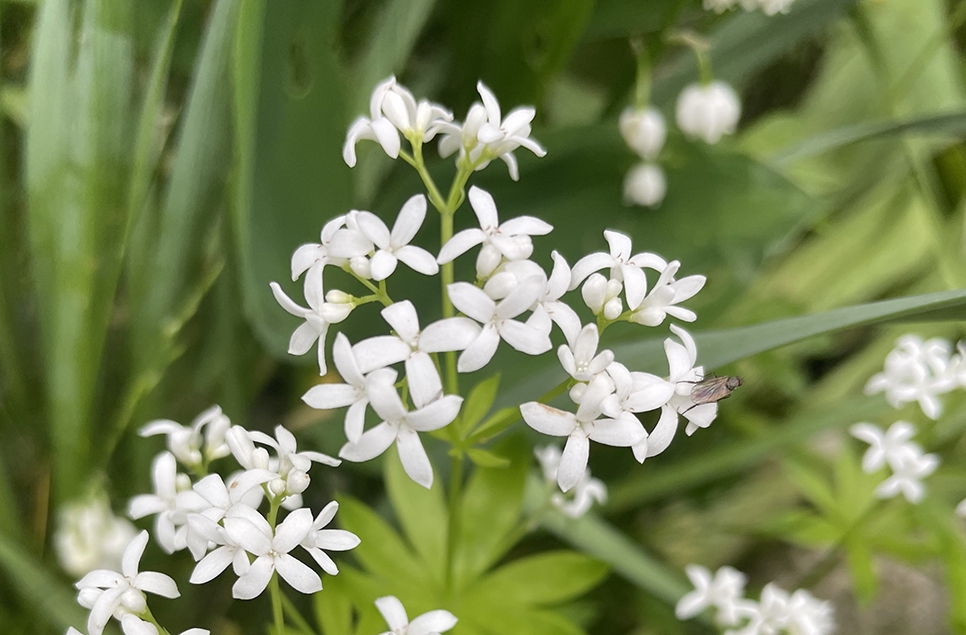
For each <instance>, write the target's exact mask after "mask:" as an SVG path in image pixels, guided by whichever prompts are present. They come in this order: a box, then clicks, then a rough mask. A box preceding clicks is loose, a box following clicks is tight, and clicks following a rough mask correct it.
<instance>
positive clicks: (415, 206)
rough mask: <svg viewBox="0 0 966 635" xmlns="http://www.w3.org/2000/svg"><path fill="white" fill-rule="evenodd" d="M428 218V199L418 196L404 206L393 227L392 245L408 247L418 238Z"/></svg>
mask: <svg viewBox="0 0 966 635" xmlns="http://www.w3.org/2000/svg"><path fill="white" fill-rule="evenodd" d="M425 218H426V197H425V196H423V195H422V194H417V195H415V196H413V197H412V198H410V199H409V200H408V201H406V202H405V204H403V206H402V209H401V210H399V216H397V217H396V223H395V224H394V225H393V226H392V245H393V247H396V248H399V247H402V246H403V245H408V244H409V243H410V242H412V239H413V238H415V237H416V232H418V231H419V228H420V227H422V226H423V219H425ZM404 262H405V261H404Z"/></svg>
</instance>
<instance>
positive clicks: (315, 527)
mask: <svg viewBox="0 0 966 635" xmlns="http://www.w3.org/2000/svg"><path fill="white" fill-rule="evenodd" d="M337 511H339V504H338V503H337V502H335V501H332V502H331V503H329V504H328V505H326V506H325V507H324V508H322V511H320V512H319V515H318V516H316V518H315V522H313V523H312V527H311V528H310V529H309V533H308V534H306V536H305V538H303V539H302V542H301V543H300V544H301V545H302V548H303V549H305V550H306V551H307V552H308V553H309V555H310V556H312V558H314V559H315V561H316V562H317V563H319V566H320V567H322V570H323V571H325V572H326V573H328V574H329V575H336V574H337V573H339V567H337V566H336V564H335V562H333V561H332V558H330V557H329V556H328V554H326V553H325V551H323V550H324V549H327V550H329V551H348V550H349V549H355V548H356V547H358V546H359V542H360V541H359V537H358V536H356V535H355V534H354V533H352V532H351V531H346V530H344V529H326V526H327V525H328V524H329V523H330V522H332V519H333V518H334V517H335V513H336V512H337Z"/></svg>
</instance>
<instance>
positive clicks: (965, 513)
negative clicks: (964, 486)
mask: <svg viewBox="0 0 966 635" xmlns="http://www.w3.org/2000/svg"><path fill="white" fill-rule="evenodd" d="M956 515H957V516H959V517H960V518H966V498H964V499H963V500H961V501H959V504H958V505H956Z"/></svg>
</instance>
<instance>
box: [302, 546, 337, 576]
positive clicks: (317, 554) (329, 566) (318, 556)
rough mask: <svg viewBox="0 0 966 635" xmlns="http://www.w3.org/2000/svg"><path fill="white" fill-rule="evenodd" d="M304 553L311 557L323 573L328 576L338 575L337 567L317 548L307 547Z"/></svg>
mask: <svg viewBox="0 0 966 635" xmlns="http://www.w3.org/2000/svg"><path fill="white" fill-rule="evenodd" d="M305 551H306V552H308V554H309V555H310V556H312V559H313V560H315V561H316V562H317V563H318V565H319V566H320V567H322V570H323V571H325V572H326V573H328V574H329V575H338V574H339V567H338V566H336V564H335V561H333V560H332V558H330V557H329V556H328V554H326V553H325V552H324V551H322V550H321V549H319V548H318V547H307V548H306V549H305Z"/></svg>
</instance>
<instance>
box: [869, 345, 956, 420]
mask: <svg viewBox="0 0 966 635" xmlns="http://www.w3.org/2000/svg"><path fill="white" fill-rule="evenodd" d="M951 353H952V346H951V345H950V343H949V342H948V341H946V340H944V339H942V338H938V337H935V338H932V339H929V340H926V341H923V340H922V338H921V337H919V336H917V335H903V336H902V337H900V338H899V339H898V340H896V346H895V348H893V349H892V350H891V351H890V352H889V354H888V355H886V359H885V368H884V369H883V371H882V372H881V373H876V374H875V375H873V376H872V377H871V378H870V379H869V381H868V383H867V384H866V385H865V392H866V394H869V395H872V394H875V393H879V392H885V397H886V400H887V401H888V402H889V404H891V405H892V407H893V408H901V407H902V406H904V405H905V404H907V403H911V402H913V401H917V402H919V407H920V408H921V409H922V412H923V414H925V415H926V416H927V417H929V418H930V419H938V418H939V415H941V414H942V402H941V401H940V400H939V397H938V396H939V395H941V394H943V393H946V392H949V391H950V390H953V389H954V388H956V387H957V386H958V385H959V382H958V377H957V375H956V371H957V370H958V367H959V365H960V364H959V361H958V359H957V361H955V362H954V360H953V359H952V357H951Z"/></svg>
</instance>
